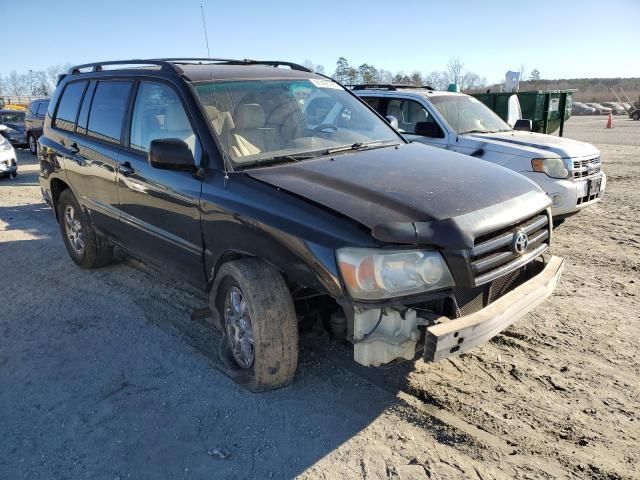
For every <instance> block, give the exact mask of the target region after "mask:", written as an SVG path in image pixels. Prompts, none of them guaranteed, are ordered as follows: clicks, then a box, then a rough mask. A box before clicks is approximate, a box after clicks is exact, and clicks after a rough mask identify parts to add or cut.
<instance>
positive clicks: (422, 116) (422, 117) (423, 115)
mask: <svg viewBox="0 0 640 480" xmlns="http://www.w3.org/2000/svg"><path fill="white" fill-rule="evenodd" d="M428 119H429V114H428V113H427V111H426V110H425V109H424V108H421V109H420V110H418V113H417V115H416V118H415V119H414V121H413V123H418V122H426V121H427V120H428Z"/></svg>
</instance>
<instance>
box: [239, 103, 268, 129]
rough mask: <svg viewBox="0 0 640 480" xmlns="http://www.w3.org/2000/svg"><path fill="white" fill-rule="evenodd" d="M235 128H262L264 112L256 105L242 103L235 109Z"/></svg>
mask: <svg viewBox="0 0 640 480" xmlns="http://www.w3.org/2000/svg"><path fill="white" fill-rule="evenodd" d="M234 120H235V125H236V128H262V127H264V124H265V122H266V119H265V115H264V110H263V109H262V107H261V106H260V105H258V104H257V103H243V104H241V105H238V108H236V115H235V118H234Z"/></svg>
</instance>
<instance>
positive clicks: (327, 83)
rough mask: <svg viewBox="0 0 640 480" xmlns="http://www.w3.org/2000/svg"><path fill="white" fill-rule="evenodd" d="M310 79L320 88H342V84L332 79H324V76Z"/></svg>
mask: <svg viewBox="0 0 640 480" xmlns="http://www.w3.org/2000/svg"><path fill="white" fill-rule="evenodd" d="M309 81H310V82H311V83H312V84H313V85H315V86H316V87H318V88H334V89H336V90H342V88H341V87H340V85H338V84H337V83H335V82H332V81H331V80H324V79H322V78H310V79H309Z"/></svg>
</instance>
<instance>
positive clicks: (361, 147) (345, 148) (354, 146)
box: [325, 140, 400, 155]
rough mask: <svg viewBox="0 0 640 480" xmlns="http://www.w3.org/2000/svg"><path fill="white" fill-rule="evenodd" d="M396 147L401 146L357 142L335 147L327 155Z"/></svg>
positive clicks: (378, 142) (377, 141)
mask: <svg viewBox="0 0 640 480" xmlns="http://www.w3.org/2000/svg"><path fill="white" fill-rule="evenodd" d="M396 145H400V144H399V143H389V142H385V141H381V140H374V141H372V142H356V143H352V144H351V145H343V146H341V147H334V148H329V149H327V150H325V153H326V154H327V155H331V154H332V153H338V152H348V151H350V150H368V149H372V148H384V147H394V146H396Z"/></svg>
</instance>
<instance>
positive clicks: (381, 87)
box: [347, 83, 435, 90]
mask: <svg viewBox="0 0 640 480" xmlns="http://www.w3.org/2000/svg"><path fill="white" fill-rule="evenodd" d="M347 86H348V87H351V88H352V89H353V90H400V89H403V88H418V89H425V90H435V89H434V88H433V87H431V86H429V85H393V84H391V83H373V84H371V83H370V84H359V85H347Z"/></svg>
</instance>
